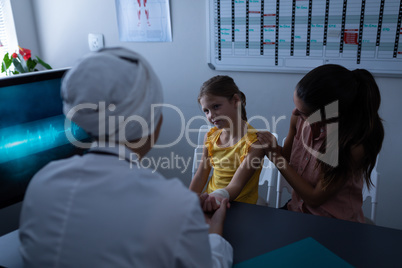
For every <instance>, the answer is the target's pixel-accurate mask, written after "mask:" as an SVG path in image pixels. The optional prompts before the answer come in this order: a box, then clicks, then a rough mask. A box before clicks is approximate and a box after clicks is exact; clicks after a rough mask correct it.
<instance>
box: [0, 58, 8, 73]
mask: <svg viewBox="0 0 402 268" xmlns="http://www.w3.org/2000/svg"><path fill="white" fill-rule="evenodd" d="M5 71H7V67H6V63H5V62H4V61H3V62H2V63H1V72H2V73H4V72H5Z"/></svg>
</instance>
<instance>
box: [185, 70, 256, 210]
mask: <svg viewBox="0 0 402 268" xmlns="http://www.w3.org/2000/svg"><path fill="white" fill-rule="evenodd" d="M198 102H199V103H200V105H201V107H202V110H203V111H204V113H205V116H206V117H207V119H208V121H209V122H210V123H212V124H213V125H214V127H213V128H212V129H211V130H210V131H209V132H208V133H207V134H206V135H205V140H204V144H205V146H204V149H203V155H202V159H201V162H200V165H199V168H198V170H197V172H196V174H195V175H194V178H193V180H192V182H191V184H190V189H191V190H193V191H194V192H196V193H201V192H202V191H203V189H204V186H205V184H206V183H207V181H208V177H209V173H210V171H211V168H212V167H213V168H214V171H213V174H212V178H211V180H210V181H209V183H208V185H207V187H206V192H207V193H208V194H210V196H209V197H208V200H207V202H205V203H204V210H206V211H210V210H215V209H216V208H217V207H219V204H220V202H221V201H222V200H223V199H224V198H228V199H229V201H232V200H235V201H240V202H245V203H251V204H255V203H256V202H257V199H258V180H259V176H260V172H261V167H262V159H263V157H264V150H263V149H261V146H259V147H260V148H257V147H258V146H255V145H256V144H259V142H258V140H257V135H256V130H255V129H254V128H253V127H252V126H250V125H249V124H248V123H247V116H246V109H245V106H246V97H245V95H244V94H243V92H241V91H240V90H239V88H238V87H237V86H236V84H235V83H234V81H233V79H232V78H231V77H229V76H215V77H213V78H211V79H209V80H208V81H206V82H205V83H204V84H203V85H202V87H201V90H200V93H199V95H198ZM215 201H216V202H215Z"/></svg>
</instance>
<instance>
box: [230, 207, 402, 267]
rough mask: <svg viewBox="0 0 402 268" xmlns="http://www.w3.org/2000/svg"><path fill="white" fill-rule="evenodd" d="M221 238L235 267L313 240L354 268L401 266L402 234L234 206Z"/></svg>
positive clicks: (301, 215)
mask: <svg viewBox="0 0 402 268" xmlns="http://www.w3.org/2000/svg"><path fill="white" fill-rule="evenodd" d="M223 236H224V237H225V238H226V239H227V240H228V241H229V243H230V244H231V245H232V246H233V250H234V264H236V263H239V262H242V261H245V260H248V259H250V258H253V257H256V256H258V255H261V254H264V253H267V252H269V251H272V250H275V249H278V248H281V247H283V246H286V245H288V244H291V243H294V242H297V241H299V240H302V239H304V238H307V237H312V238H314V239H315V240H317V241H318V242H319V243H320V244H322V245H323V246H325V247H326V248H328V249H329V250H331V251H332V252H333V253H335V254H336V255H338V256H339V257H341V258H342V259H344V260H345V261H347V262H348V263H350V264H352V265H353V266H357V267H395V266H400V265H401V264H402V254H401V253H402V230H396V229H390V228H385V227H379V226H374V225H368V224H361V223H355V222H349V221H343V220H337V219H331V218H326V217H320V216H314V215H308V214H303V213H298V212H292V211H286V210H281V209H275V208H269V207H263V206H257V205H250V204H245V203H238V202H233V203H232V204H231V208H230V209H229V210H228V211H227V216H226V221H225V226H224V233H223Z"/></svg>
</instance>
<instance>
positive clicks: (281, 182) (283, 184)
mask: <svg viewBox="0 0 402 268" xmlns="http://www.w3.org/2000/svg"><path fill="white" fill-rule="evenodd" d="M285 140H286V137H285V138H283V140H282V146H283V145H284V144H285ZM284 188H285V189H286V190H287V191H288V192H289V194H291V193H292V190H293V188H292V186H290V184H289V183H288V181H287V180H286V179H285V178H284V177H283V176H282V174H281V173H280V172H279V171H278V179H277V182H276V208H279V207H281V206H282V200H281V199H282V191H283V189H284Z"/></svg>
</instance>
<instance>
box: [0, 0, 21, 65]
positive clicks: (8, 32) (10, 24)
mask: <svg viewBox="0 0 402 268" xmlns="http://www.w3.org/2000/svg"><path fill="white" fill-rule="evenodd" d="M17 48H18V43H17V34H16V32H15V26H14V18H13V12H12V10H11V4H10V0H0V57H1V58H0V60H1V61H2V60H3V57H4V54H6V53H7V52H15V51H16V50H17Z"/></svg>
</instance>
